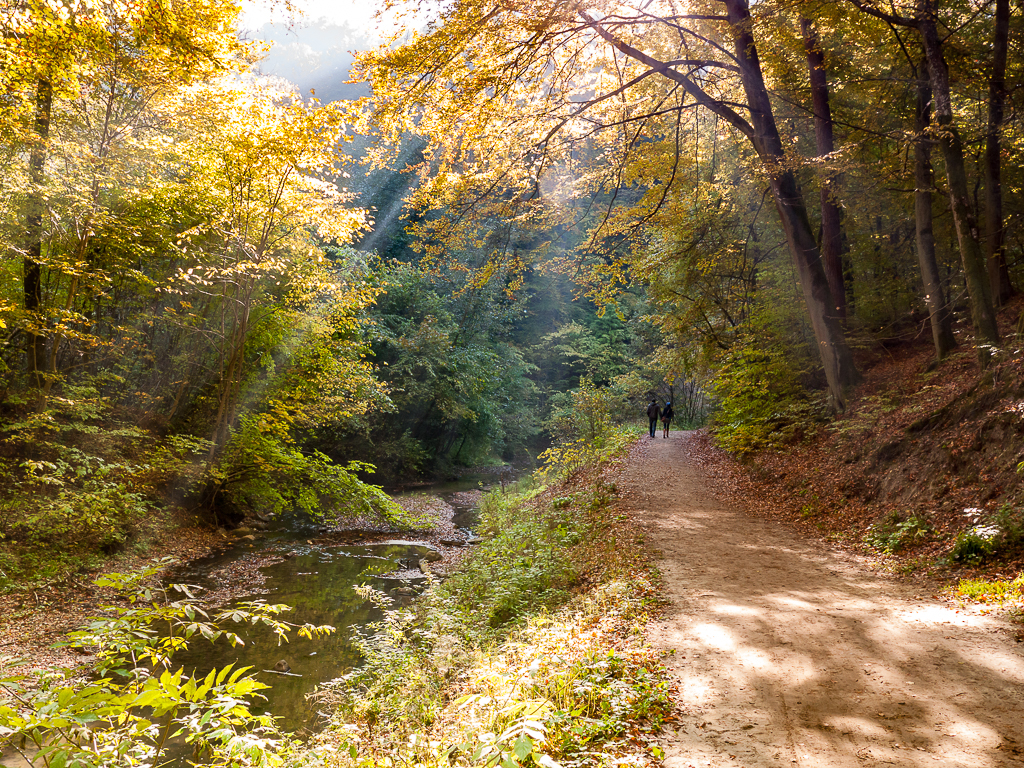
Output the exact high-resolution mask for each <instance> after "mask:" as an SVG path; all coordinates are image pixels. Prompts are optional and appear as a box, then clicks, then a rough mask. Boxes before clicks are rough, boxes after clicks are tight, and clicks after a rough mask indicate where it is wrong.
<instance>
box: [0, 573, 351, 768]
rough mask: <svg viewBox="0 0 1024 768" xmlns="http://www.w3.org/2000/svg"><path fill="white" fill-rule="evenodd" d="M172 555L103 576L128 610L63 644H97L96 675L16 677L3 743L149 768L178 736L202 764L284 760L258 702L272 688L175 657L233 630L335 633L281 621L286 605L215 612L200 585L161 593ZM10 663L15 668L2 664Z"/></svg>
mask: <svg viewBox="0 0 1024 768" xmlns="http://www.w3.org/2000/svg"><path fill="white" fill-rule="evenodd" d="M169 564H170V561H169V560H163V561H160V562H158V563H155V564H154V565H152V566H149V567H147V568H145V569H143V570H141V571H140V572H138V573H135V574H128V575H125V574H116V573H112V574H107V575H106V576H103V577H101V578H99V579H97V580H96V582H95V584H96V585H97V586H98V587H100V588H106V589H111V590H114V591H115V592H116V593H117V594H118V597H119V598H120V599H119V602H118V604H115V605H104V606H101V608H102V610H103V611H104V612H105V615H103V616H101V617H97V618H95V619H93V620H91V621H90V622H89V624H88V625H87V626H86V627H84V628H82V629H81V630H78V631H76V632H73V633H71V634H70V635H69V639H68V641H67V642H65V643H63V645H66V646H70V647H72V648H78V649H88V652H90V653H92V654H94V655H95V657H96V661H95V663H94V667H93V669H92V670H91V672H92V674H91V675H90V676H87V677H85V678H84V679H83V676H82V673H81V672H82V671H81V670H75V669H61V670H57V671H56V672H53V673H48V674H46V675H43V676H41V677H39V676H36V675H33V676H31V677H30V676H24V675H18V674H10V673H5V674H4V676H3V677H0V690H3V691H4V693H5V694H6V699H5V701H4V702H3V703H2V705H0V746H3V747H17V748H18V749H23V748H24V744H25V743H26V742H27V743H31V744H32V745H33V746H34V747H35V749H38V750H39V752H38V756H39V758H40V759H41V760H42V762H43V763H44V764H45V765H47V766H50V768H56V766H80V767H81V768H86V767H87V766H115V765H116V766H119V768H121V767H123V768H135V767H139V768H142V767H144V766H153V765H162V764H166V762H165V761H166V758H167V748H168V747H169V745H170V742H171V739H172V738H177V737H183V740H184V742H185V743H186V744H188V745H190V746H191V747H192V748H193V755H192V757H193V759H199V758H202V760H201V761H200V764H207V765H218V766H237V765H246V766H253V768H260V767H267V768H271V767H272V766H277V765H280V764H281V762H282V759H281V756H280V755H279V750H280V748H281V746H282V744H283V743H284V740H283V737H282V734H281V733H280V732H279V731H278V729H277V727H276V725H275V724H274V720H273V718H272V717H270V716H267V715H254V714H252V713H251V712H250V709H249V706H250V704H251V702H252V700H253V699H254V698H261V695H260V693H259V692H260V691H261V690H262V689H265V688H267V687H268V686H266V685H263V684H262V683H260V682H257V681H256V680H255V679H254V678H252V677H250V676H248V675H246V671H247V668H237V669H233V668H232V667H233V665H229V666H227V667H224V668H222V669H219V670H218V669H213V670H211V671H210V672H209V673H208V674H207V675H206V676H205V678H202V679H200V678H199V677H189V676H186V675H185V674H184V670H183V669H182V668H181V667H178V668H175V666H174V664H173V660H174V655H175V654H176V653H177V652H178V651H180V650H183V649H185V648H187V646H188V644H189V643H190V642H191V641H192V640H194V639H196V638H203V639H204V640H208V641H210V642H213V641H216V640H217V639H218V638H224V639H226V640H227V641H229V642H231V643H232V644H238V643H240V642H241V640H240V639H239V638H238V636H237V635H235V634H234V633H233V632H231V631H230V630H227V629H224V628H223V625H224V624H232V623H239V622H241V623H250V624H263V625H266V626H269V627H270V628H271V629H272V630H273V632H274V633H275V634H276V635H277V636H278V637H279V638H281V639H287V636H288V635H289V634H290V633H291V632H293V631H294V632H295V633H297V634H298V635H300V636H304V637H312V636H313V635H323V634H326V633H328V632H333V631H334V628H333V627H327V626H323V627H315V626H313V625H309V624H307V625H302V626H296V625H293V624H289V623H287V622H285V621H282V620H281V619H280V618H278V615H279V614H280V613H281V612H282V611H286V610H289V609H288V606H285V605H267V604H266V603H263V602H261V601H256V602H251V603H244V604H240V605H236V606H233V607H231V608H229V609H227V610H224V611H222V612H220V613H218V614H216V615H214V616H212V617H211V616H210V615H209V614H208V613H207V612H206V610H205V608H204V607H203V605H202V604H201V603H200V602H199V601H198V600H197V599H196V598H195V597H194V596H193V595H194V591H195V590H196V589H197V588H196V587H191V586H188V585H170V586H168V587H160V586H154V584H153V579H154V577H155V576H156V575H157V573H158V572H159V571H160V570H161V569H162V568H163V567H166V566H167V565H169ZM3 661H4V662H6V663H5V664H4V666H5V667H7V666H16V664H15V665H12V664H11V660H10V659H6V658H5V659H3Z"/></svg>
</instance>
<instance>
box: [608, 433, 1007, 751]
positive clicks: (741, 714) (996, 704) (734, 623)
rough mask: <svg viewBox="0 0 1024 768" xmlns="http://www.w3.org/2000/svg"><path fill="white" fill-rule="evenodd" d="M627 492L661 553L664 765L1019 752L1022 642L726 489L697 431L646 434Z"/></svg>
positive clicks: (976, 611) (627, 476)
mask: <svg viewBox="0 0 1024 768" xmlns="http://www.w3.org/2000/svg"><path fill="white" fill-rule="evenodd" d="M637 459H638V460H635V461H632V462H630V463H629V465H628V466H627V468H626V470H625V472H624V475H623V478H622V489H623V497H622V498H623V500H624V503H625V504H626V505H627V506H629V507H631V508H632V510H633V512H634V513H635V515H636V516H637V518H638V519H639V520H640V521H641V522H642V524H643V525H644V527H645V529H646V531H647V533H648V539H649V541H650V542H651V543H652V545H653V546H654V547H657V548H658V549H659V550H660V554H661V556H662V560H661V562H660V568H661V570H662V573H663V576H664V583H665V593H666V597H667V599H668V601H669V602H668V607H667V609H666V612H665V615H664V617H663V619H662V620H661V621H659V622H657V623H656V624H654V625H653V626H652V629H651V633H650V638H651V641H652V643H654V644H655V646H657V647H659V648H661V649H664V650H665V651H666V652H667V653H668V654H670V655H668V656H667V663H668V666H669V668H670V671H671V672H672V673H673V674H674V675H675V676H676V677H677V678H678V688H679V698H680V705H681V708H682V710H683V715H682V716H681V719H680V721H679V727H678V728H677V730H675V731H674V732H668V733H666V734H665V737H664V747H665V750H666V753H667V754H666V759H665V764H666V766H668V768H691V767H693V768H696V767H697V766H701V767H703V766H712V767H714V768H726V767H728V768H736V767H740V766H742V767H744V768H762V767H764V766H794V765H796V766H813V767H814V768H825V767H826V766H881V765H896V766H906V767H907V768H910V767H915V768H916V767H917V766H922V767H923V766H928V767H929V768H931V767H933V766H941V767H943V768H953V767H954V766H956V767H957V768H968V767H969V768H989V767H992V768H995V767H996V766H1000V767H1004V766H1005V767H1006V768H1009V767H1010V766H1024V715H1022V713H1024V654H1022V651H1024V646H1022V645H1020V644H1017V643H1015V642H1014V640H1013V636H1012V632H1013V630H1012V628H1011V627H1010V626H1009V625H1008V624H1007V623H1006V622H1005V621H1004V620H1002V619H999V618H996V617H994V616H992V615H987V614H986V613H985V612H984V609H982V608H960V609H958V608H957V606H956V605H953V604H949V603H943V602H941V601H939V600H937V599H934V598H932V597H929V596H927V594H918V593H917V592H919V591H920V587H916V588H915V587H914V586H913V584H911V583H909V582H895V581H893V580H889V579H886V578H883V577H881V576H879V575H878V574H877V573H874V572H871V571H870V570H869V569H868V568H867V567H866V564H865V563H864V562H861V561H858V560H857V559H855V558H854V557H853V556H851V555H850V554H848V553H843V552H839V551H834V550H831V549H829V548H827V547H826V546H824V545H822V544H820V543H818V542H816V541H812V540H808V539H806V538H804V537H803V536H802V535H801V534H800V533H799V532H797V531H795V530H793V529H792V528H787V527H783V526H782V525H780V524H779V523H778V522H776V521H774V520H772V519H770V518H765V517H762V516H755V515H754V514H752V513H750V512H747V511H745V509H743V508H741V505H740V504H737V503H735V502H729V501H726V500H723V498H722V497H721V496H720V495H719V494H717V493H716V490H717V489H716V485H715V481H714V480H713V479H712V475H711V474H710V473H709V471H708V468H709V465H710V464H712V463H718V462H720V458H719V457H717V456H716V454H715V451H714V450H713V449H711V448H710V447H709V444H708V440H707V437H706V436H705V435H703V434H702V433H699V432H682V433H676V434H674V435H672V436H671V437H670V438H669V439H668V440H663V439H662V438H660V437H658V438H656V439H654V440H647V441H645V450H644V451H642V452H641V453H640V454H638V456H637Z"/></svg>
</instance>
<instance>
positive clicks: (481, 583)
mask: <svg viewBox="0 0 1024 768" xmlns="http://www.w3.org/2000/svg"><path fill="white" fill-rule="evenodd" d="M539 490H540V489H537V488H533V489H527V490H523V491H519V492H514V493H510V494H488V495H487V496H485V497H484V501H483V503H482V504H481V514H480V522H479V524H478V526H477V530H478V532H479V533H480V534H481V535H482V536H485V537H486V538H487V540H486V541H485V542H483V543H482V544H480V545H478V546H477V548H476V549H475V550H474V551H473V553H472V557H471V559H470V562H469V563H468V564H467V567H466V568H465V569H463V570H462V571H460V572H459V573H458V574H456V575H455V576H453V577H452V578H451V579H450V582H451V583H450V585H446V588H447V589H450V590H451V594H453V595H460V596H462V598H461V599H463V600H466V601H467V602H468V604H469V605H472V606H473V611H474V613H476V614H477V615H479V616H481V617H483V618H484V619H485V620H486V622H487V624H488V625H489V626H491V627H493V628H499V627H503V626H504V625H506V624H508V623H510V622H514V621H515V620H516V619H518V618H519V617H521V616H523V615H527V614H530V613H533V612H536V611H537V610H539V609H544V608H552V607H554V606H557V605H559V604H561V603H563V602H564V601H565V600H566V599H567V598H568V596H569V591H568V590H569V589H570V588H571V587H572V585H573V584H574V583H575V581H576V572H575V567H574V566H573V564H572V561H571V559H570V558H569V556H568V554H569V550H570V549H571V548H572V547H573V546H575V545H576V544H578V543H579V542H580V540H581V537H585V536H586V534H587V530H586V527H585V523H584V522H583V521H581V520H580V519H579V517H578V514H576V513H574V512H573V511H572V510H571V509H570V508H568V507H562V508H561V509H558V508H554V507H552V508H551V509H550V510H544V511H541V512H539V513H538V514H535V515H533V516H525V515H523V514H522V512H521V510H522V508H523V507H524V505H525V504H526V503H527V502H528V501H529V499H531V498H533V497H534V496H536V495H537V493H539Z"/></svg>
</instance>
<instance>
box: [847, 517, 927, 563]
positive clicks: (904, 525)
mask: <svg viewBox="0 0 1024 768" xmlns="http://www.w3.org/2000/svg"><path fill="white" fill-rule="evenodd" d="M933 530H934V529H933V527H932V524H931V523H930V522H929V521H928V519H927V518H925V517H923V516H921V515H917V514H913V515H908V516H907V517H903V516H902V515H900V513H899V512H891V513H890V514H889V515H887V516H886V517H885V518H884V519H883V520H881V521H880V522H877V523H875V524H873V525H872V526H870V527H869V528H868V532H867V533H866V534H865V536H864V542H865V543H866V544H868V545H870V546H872V547H874V548H875V549H877V550H880V551H882V552H886V553H889V554H893V553H896V552H899V551H900V550H903V549H906V548H907V547H911V546H913V545H914V544H916V543H917V542H919V541H922V540H923V539H925V538H927V537H928V536H929V535H930V534H931V533H932V531H933Z"/></svg>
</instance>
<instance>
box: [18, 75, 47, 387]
mask: <svg viewBox="0 0 1024 768" xmlns="http://www.w3.org/2000/svg"><path fill="white" fill-rule="evenodd" d="M52 107H53V85H52V83H50V81H49V80H47V79H45V78H44V79H41V80H40V81H39V83H38V84H37V86H36V109H35V125H34V128H35V134H36V139H35V143H34V144H33V145H32V151H31V152H30V153H29V160H28V172H29V182H30V183H31V185H32V186H31V190H30V192H29V196H28V200H27V203H26V206H25V257H24V264H23V269H24V271H23V278H22V288H23V290H24V295H25V313H26V315H28V323H29V327H28V329H27V331H26V334H25V335H26V345H25V367H26V369H27V371H28V374H29V380H30V382H31V384H32V385H33V386H35V387H36V388H37V389H39V390H42V388H43V384H44V379H45V377H44V372H43V369H44V367H45V364H46V336H45V335H44V334H43V333H42V322H41V317H40V316H39V312H40V309H41V308H42V302H43V297H42V266H41V262H42V257H43V212H44V211H45V209H46V205H45V203H44V202H43V190H42V187H43V182H44V181H45V172H46V142H47V140H48V139H49V138H50V113H51V111H52Z"/></svg>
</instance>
